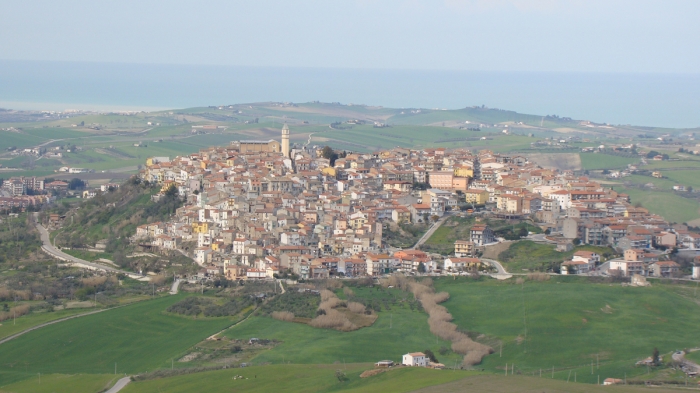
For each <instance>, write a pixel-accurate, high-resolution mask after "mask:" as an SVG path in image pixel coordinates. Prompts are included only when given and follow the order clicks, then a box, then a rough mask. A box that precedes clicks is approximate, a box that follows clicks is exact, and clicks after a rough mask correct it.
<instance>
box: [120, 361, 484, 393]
mask: <svg viewBox="0 0 700 393" xmlns="http://www.w3.org/2000/svg"><path fill="white" fill-rule="evenodd" d="M372 367H373V365H372V364H335V365H272V366H263V367H246V368H236V369H229V370H220V371H210V372H205V373H201V374H190V375H182V376H176V377H170V378H163V379H155V380H147V381H142V382H133V383H131V384H130V385H128V386H127V388H126V389H124V390H123V392H125V393H139V392H169V393H178V392H183V393H184V392H197V391H213V392H229V391H234V392H260V393H262V392H290V393H292V392H305V393H306V392H333V391H344V392H370V391H371V392H384V393H399V392H410V391H414V390H416V389H420V388H423V387H427V386H432V385H437V384H444V383H447V382H452V381H455V380H459V379H463V378H465V377H467V376H470V375H475V374H476V373H475V372H473V371H461V370H460V371H445V370H429V369H426V368H403V369H398V370H391V371H388V372H385V373H382V374H380V375H377V376H373V377H370V378H360V377H359V375H360V374H361V373H362V371H364V370H367V369H371V368H372ZM336 370H341V371H343V372H344V373H345V374H346V376H347V378H348V380H347V381H345V382H339V381H338V379H337V378H336V377H335V373H336ZM237 375H240V376H243V377H244V379H236V380H234V379H233V376H237Z"/></svg>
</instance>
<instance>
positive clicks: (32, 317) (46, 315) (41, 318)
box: [0, 309, 90, 339]
mask: <svg viewBox="0 0 700 393" xmlns="http://www.w3.org/2000/svg"><path fill="white" fill-rule="evenodd" d="M88 311H90V310H81V309H69V310H60V311H54V312H46V311H44V312H41V313H30V314H27V315H24V316H21V317H19V318H17V319H15V320H14V321H13V320H12V319H8V320H6V321H3V322H2V323H0V339H3V338H5V337H7V336H11V335H13V334H15V333H18V332H21V331H22V330H24V329H28V328H30V327H32V326H36V325H40V324H42V323H45V322H49V321H53V320H56V319H61V318H65V317H69V316H71V315H75V314H82V313H84V312H88Z"/></svg>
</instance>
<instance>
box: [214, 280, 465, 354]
mask: <svg viewBox="0 0 700 393" xmlns="http://www.w3.org/2000/svg"><path fill="white" fill-rule="evenodd" d="M353 290H354V291H355V293H356V294H357V295H358V296H361V297H365V298H367V299H371V298H372V297H373V293H375V292H379V291H381V290H380V289H376V290H375V289H372V290H370V289H364V288H353ZM382 293H383V294H386V293H388V294H390V296H396V297H397V298H398V299H402V298H404V297H405V298H407V299H412V297H413V296H412V295H410V294H407V293H405V292H402V291H399V290H388V291H385V292H384V291H383V292H382ZM375 299H379V297H375ZM377 301H378V300H377ZM380 304H383V302H382V303H380ZM389 308H390V309H389V310H387V309H386V306H383V307H382V310H383V311H381V312H379V318H378V319H377V321H376V322H375V323H374V324H373V325H372V326H370V327H366V328H362V329H359V330H355V331H351V332H340V331H336V330H331V329H317V328H313V327H311V326H308V325H305V324H300V323H293V322H284V321H278V320H276V319H272V318H268V317H251V318H249V319H248V320H247V321H245V322H243V323H241V324H240V325H238V326H236V327H234V328H232V329H230V330H228V331H226V332H225V335H226V336H227V337H230V338H235V339H245V340H247V339H250V338H252V337H257V338H263V339H270V340H278V341H281V343H280V344H279V345H277V346H276V347H275V348H274V349H272V350H270V351H267V352H263V353H261V354H260V355H258V356H257V357H256V358H254V359H253V363H255V364H260V363H272V364H279V363H282V362H291V363H297V364H299V363H310V364H333V363H336V362H339V363H343V362H347V363H365V362H377V361H379V360H383V359H391V360H394V361H400V360H401V356H402V355H403V354H405V353H407V352H415V351H423V350H425V349H431V350H432V351H433V352H434V353H435V354H436V356H437V357H438V360H439V361H441V362H444V363H445V364H454V362H461V356H459V355H456V354H454V353H452V352H451V351H450V352H449V353H448V354H446V355H444V356H443V355H440V354H439V353H438V351H439V349H440V347H443V346H444V347H447V348H449V347H450V343H449V342H447V341H444V340H439V339H436V337H435V336H433V335H432V334H431V333H430V330H429V328H428V323H427V319H428V316H427V315H426V314H425V313H424V312H422V311H419V310H415V311H411V310H410V309H409V308H408V307H406V306H405V305H403V304H401V303H399V304H398V305H393V306H392V305H390V306H389ZM396 337H401V340H396Z"/></svg>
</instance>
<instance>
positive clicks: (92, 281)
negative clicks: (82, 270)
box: [82, 277, 107, 288]
mask: <svg viewBox="0 0 700 393" xmlns="http://www.w3.org/2000/svg"><path fill="white" fill-rule="evenodd" d="M82 282H83V285H84V286H86V287H93V288H96V287H99V286H100V285H102V284H104V283H105V282H107V277H87V278H83V279H82Z"/></svg>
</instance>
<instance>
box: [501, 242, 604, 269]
mask: <svg viewBox="0 0 700 393" xmlns="http://www.w3.org/2000/svg"><path fill="white" fill-rule="evenodd" d="M576 251H594V252H596V253H598V254H600V255H603V254H604V253H610V254H612V253H613V250H612V249H610V248H608V247H596V246H588V245H584V246H579V247H576V248H575V249H574V250H572V251H567V252H559V251H556V249H555V247H554V245H550V244H539V243H535V242H533V241H530V240H522V241H519V242H515V243H512V244H511V245H510V247H509V248H508V250H506V251H503V252H502V253H501V254H500V255H499V258H498V260H499V262H501V263H502V264H503V266H504V267H505V268H506V270H507V271H509V272H511V273H522V272H523V271H534V270H537V271H548V270H550V269H552V268H555V267H556V268H558V265H559V263H561V262H563V261H566V260H570V259H571V257H572V256H573V255H574V253H575V252H576Z"/></svg>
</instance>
